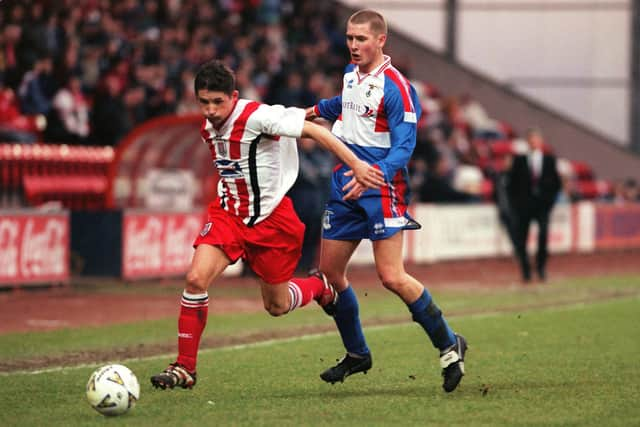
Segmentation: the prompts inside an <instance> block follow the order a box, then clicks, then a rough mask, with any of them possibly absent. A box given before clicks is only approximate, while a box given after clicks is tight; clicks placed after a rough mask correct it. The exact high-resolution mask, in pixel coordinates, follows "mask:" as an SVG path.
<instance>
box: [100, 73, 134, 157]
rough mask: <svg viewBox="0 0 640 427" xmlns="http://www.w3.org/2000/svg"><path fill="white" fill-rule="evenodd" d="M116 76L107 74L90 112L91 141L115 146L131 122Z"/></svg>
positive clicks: (130, 125)
mask: <svg viewBox="0 0 640 427" xmlns="http://www.w3.org/2000/svg"><path fill="white" fill-rule="evenodd" d="M121 91H122V87H121V86H120V83H119V81H118V78H117V77H116V76H114V75H109V76H107V77H106V78H105V80H104V82H103V85H102V88H101V89H100V90H99V92H98V94H97V95H96V98H95V100H94V108H93V111H92V114H91V130H92V134H91V141H92V142H93V143H95V144H98V145H109V146H112V147H114V146H116V145H117V144H118V142H120V139H121V138H122V137H124V136H125V135H126V133H127V132H128V131H129V130H130V129H131V127H132V123H131V119H130V118H129V113H128V111H127V104H126V103H125V99H124V98H123V96H122V94H121Z"/></svg>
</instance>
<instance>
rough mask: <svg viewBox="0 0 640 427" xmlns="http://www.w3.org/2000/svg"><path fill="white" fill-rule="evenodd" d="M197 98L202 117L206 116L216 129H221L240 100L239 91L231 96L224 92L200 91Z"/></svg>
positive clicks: (235, 91)
mask: <svg viewBox="0 0 640 427" xmlns="http://www.w3.org/2000/svg"><path fill="white" fill-rule="evenodd" d="M197 98H198V104H199V105H200V111H202V115H203V116H205V117H206V118H207V120H209V121H210V122H211V124H212V125H213V126H214V127H216V128H219V127H220V126H222V124H223V123H224V122H225V120H227V117H229V115H230V114H231V111H233V107H234V106H235V105H236V101H237V100H238V91H237V90H234V91H233V93H231V95H227V94H226V93H224V92H218V91H210V90H207V89H200V90H199V91H198V94H197Z"/></svg>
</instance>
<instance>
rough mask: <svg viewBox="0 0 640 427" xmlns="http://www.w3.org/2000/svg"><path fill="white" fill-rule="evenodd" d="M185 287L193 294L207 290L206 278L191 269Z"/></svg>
mask: <svg viewBox="0 0 640 427" xmlns="http://www.w3.org/2000/svg"><path fill="white" fill-rule="evenodd" d="M185 289H186V290H187V292H189V293H191V294H201V293H204V292H207V283H206V280H205V279H204V278H203V277H202V276H200V275H199V274H198V273H197V272H195V271H189V272H188V273H187V277H186V283H185Z"/></svg>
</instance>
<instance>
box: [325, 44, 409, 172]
mask: <svg viewBox="0 0 640 427" xmlns="http://www.w3.org/2000/svg"><path fill="white" fill-rule="evenodd" d="M315 113H316V115H317V116H319V117H322V118H325V119H327V120H330V121H333V122H335V123H334V125H333V129H332V132H333V133H334V135H336V136H337V137H339V138H340V139H342V141H343V142H345V143H346V144H347V145H348V146H349V147H350V148H351V150H353V151H354V153H355V154H356V155H357V156H358V157H359V158H361V159H363V160H365V161H367V162H368V163H370V164H375V165H378V167H379V168H380V169H381V170H382V171H383V172H384V175H385V179H386V180H387V182H391V181H393V179H394V177H395V176H396V174H397V173H398V172H399V171H400V170H403V169H404V170H406V165H407V163H408V162H409V159H410V158H411V154H412V153H413V149H414V147H415V144H416V128H417V121H418V118H419V117H420V114H421V109H420V102H419V100H418V96H417V94H416V91H415V89H414V88H413V86H411V84H410V83H409V80H407V78H406V77H405V76H403V75H402V74H401V73H400V72H399V71H398V70H397V69H396V68H395V67H394V66H393V65H391V58H389V57H388V56H386V55H385V57H384V62H383V63H382V64H381V65H380V66H379V67H377V68H376V69H375V70H373V71H371V72H370V73H368V74H362V73H360V72H359V69H358V67H357V66H354V65H353V64H351V65H349V66H348V67H347V69H346V72H345V75H344V80H343V88H342V95H341V96H336V97H334V98H331V99H324V100H322V101H320V102H319V103H318V104H317V105H316V106H315Z"/></svg>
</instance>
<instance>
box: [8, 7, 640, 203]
mask: <svg viewBox="0 0 640 427" xmlns="http://www.w3.org/2000/svg"><path fill="white" fill-rule="evenodd" d="M342 24H343V23H342V22H338V17H337V15H336V9H335V7H334V6H333V5H332V3H331V2H317V1H309V0H305V1H291V0H244V1H242V0H160V1H156V0H123V1H115V0H61V1H55V2H54V1H50V0H26V1H22V2H4V3H3V6H2V8H0V28H1V29H2V30H1V31H0V140H2V141H3V142H20V143H31V142H34V141H47V142H50V143H67V144H82V145H99V146H116V145H117V144H118V142H119V141H120V140H121V138H123V137H124V136H125V135H126V134H127V132H129V131H130V130H131V129H132V128H133V127H135V126H136V125H137V124H140V123H142V122H144V121H145V120H148V119H150V118H152V117H156V116H159V115H163V114H170V113H176V114H183V113H188V112H194V111H197V108H198V107H197V105H196V104H195V103H194V102H193V98H192V86H193V73H194V70H195V69H196V67H197V66H198V65H200V64H201V63H203V62H204V61H205V60H207V59H210V58H212V57H217V58H222V59H223V60H224V61H225V62H226V63H227V64H228V65H229V66H231V67H232V68H233V69H234V70H235V71H236V73H237V79H238V88H239V90H240V95H241V96H242V97H246V98H250V99H256V100H261V101H264V102H266V103H270V104H276V103H281V104H285V105H295V106H301V107H304V106H309V105H313V104H314V103H315V102H316V101H317V100H318V99H321V98H328V97H331V96H333V95H335V94H337V93H339V90H340V87H339V84H340V81H341V77H342V72H343V69H344V66H345V65H346V63H347V62H348V60H349V59H348V58H349V55H348V52H347V50H346V47H345V44H344V35H343V28H342ZM398 59H399V58H398ZM394 62H395V63H396V66H398V67H399V68H401V71H403V72H404V74H405V75H408V76H409V77H411V70H410V69H406V68H408V67H403V65H402V64H401V63H399V62H398V61H397V60H396V61H394ZM413 83H414V85H415V86H416V89H417V90H418V92H419V95H420V99H421V102H422V107H423V111H424V113H423V116H422V118H421V120H420V122H419V138H418V142H417V145H416V150H415V153H414V157H413V161H412V165H411V166H412V169H411V172H412V187H413V190H414V194H415V197H414V200H419V201H423V202H451V203H468V202H471V203H473V202H477V201H483V200H485V201H486V200H491V199H492V197H493V195H494V193H495V191H494V189H495V187H496V182H497V180H498V179H499V174H500V172H501V171H503V170H504V169H505V168H506V167H507V166H508V162H509V158H510V156H511V155H512V154H513V153H514V152H517V151H518V149H519V148H518V147H519V146H518V141H517V140H516V142H513V140H514V138H515V137H516V136H517V135H515V133H514V132H513V130H512V129H511V128H510V127H509V126H508V125H507V124H505V123H503V122H500V121H499V120H496V119H494V118H492V117H491V116H490V114H489V113H488V112H487V110H486V109H485V108H484V107H483V106H482V105H481V104H480V103H479V102H478V101H477V100H474V99H473V98H472V97H470V96H468V95H462V96H458V97H456V96H443V95H442V94H440V93H439V92H438V90H437V88H434V87H433V86H431V85H429V84H428V83H425V82H421V81H414V82H413ZM497 147H502V148H497ZM315 152H316V151H315V150H307V151H306V152H305V153H304V154H305V155H311V156H315V155H316V154H314V153H315ZM309 153H311V154H309ZM323 161H324V160H322V159H318V163H322V162H323ZM559 167H560V168H561V174H562V175H563V181H564V183H565V185H564V186H563V189H564V191H563V192H562V195H561V198H562V199H564V200H578V199H581V198H591V199H598V198H602V199H608V200H627V199H629V197H633V196H628V195H627V194H631V193H633V185H632V184H633V183H620V184H619V185H614V184H610V185H609V184H606V183H604V184H602V183H601V184H600V185H595V184H594V182H595V181H594V180H592V179H589V180H586V181H585V182H586V183H587V189H586V190H585V189H581V188H579V185H581V182H580V180H581V177H578V176H575V175H576V174H575V171H574V168H572V165H571V164H570V162H568V161H566V160H563V159H561V161H560V164H559ZM563 172H564V173H563ZM587 177H588V178H593V176H592V173H591V172H590V171H588V173H587ZM583 181H584V180H583ZM628 188H631V190H629V191H627V189H628ZM636 198H637V196H636Z"/></svg>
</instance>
